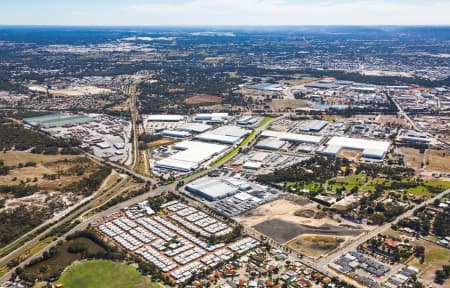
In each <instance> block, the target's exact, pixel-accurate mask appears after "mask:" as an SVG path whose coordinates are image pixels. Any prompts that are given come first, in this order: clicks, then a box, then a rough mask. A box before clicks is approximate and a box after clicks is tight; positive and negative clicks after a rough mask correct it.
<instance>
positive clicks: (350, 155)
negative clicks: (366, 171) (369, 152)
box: [337, 149, 362, 161]
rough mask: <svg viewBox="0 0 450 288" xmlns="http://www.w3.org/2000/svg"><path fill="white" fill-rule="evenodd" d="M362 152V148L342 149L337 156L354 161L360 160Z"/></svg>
mask: <svg viewBox="0 0 450 288" xmlns="http://www.w3.org/2000/svg"><path fill="white" fill-rule="evenodd" d="M361 154H362V151H361V150H354V149H341V150H340V151H339V153H338V154H337V157H340V158H347V159H349V160H352V161H359V158H361Z"/></svg>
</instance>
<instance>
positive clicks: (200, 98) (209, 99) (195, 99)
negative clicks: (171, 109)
mask: <svg viewBox="0 0 450 288" xmlns="http://www.w3.org/2000/svg"><path fill="white" fill-rule="evenodd" d="M222 102H223V98H222V97H219V96H213V95H206V94H199V95H194V96H191V97H189V98H186V99H184V103H186V104H188V105H197V104H205V103H222Z"/></svg>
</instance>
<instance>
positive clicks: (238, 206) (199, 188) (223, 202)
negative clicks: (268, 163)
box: [185, 175, 284, 216]
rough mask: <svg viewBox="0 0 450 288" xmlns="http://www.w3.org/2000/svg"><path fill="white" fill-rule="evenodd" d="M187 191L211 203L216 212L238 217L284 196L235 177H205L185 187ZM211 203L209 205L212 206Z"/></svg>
mask: <svg viewBox="0 0 450 288" xmlns="http://www.w3.org/2000/svg"><path fill="white" fill-rule="evenodd" d="M185 189H186V191H188V192H190V193H191V194H193V195H195V196H197V197H200V198H202V199H205V200H207V201H208V202H211V203H212V204H213V206H214V208H215V209H216V210H219V211H221V212H222V213H224V214H226V215H229V216H236V215H239V214H242V213H244V212H245V211H248V210H250V209H253V208H255V207H257V206H259V205H262V204H264V203H267V202H270V201H273V200H275V199H277V198H279V197H281V196H283V195H284V193H283V192H281V191H279V190H277V189H275V188H271V187H268V186H265V185H261V184H258V183H254V182H250V181H247V180H246V179H244V178H242V177H240V175H235V177H210V176H205V177H202V178H200V179H197V180H195V181H193V182H191V183H189V184H187V185H186V186H185ZM211 203H209V204H211Z"/></svg>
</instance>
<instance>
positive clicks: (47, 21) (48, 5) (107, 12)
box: [0, 0, 450, 27]
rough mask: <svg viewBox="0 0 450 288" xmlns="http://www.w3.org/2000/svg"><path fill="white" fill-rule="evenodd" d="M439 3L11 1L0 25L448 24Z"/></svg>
mask: <svg viewBox="0 0 450 288" xmlns="http://www.w3.org/2000/svg"><path fill="white" fill-rule="evenodd" d="M449 12H450V1H445V0H430V1H418V0H409V1H408V0H371V1H369V0H318V1H311V0H214V1H211V0H168V1H162V0H130V1H118V0H110V1H106V0H97V1H95V0H91V1H87V0H78V1H73V0H68V1H58V2H56V3H55V2H54V1H50V0H41V1H30V0H17V1H14V2H12V3H11V2H10V3H2V9H1V11H0V19H1V20H0V25H1V26H107V27H108V26H109V27H127V26H128V27H135V26H138V27H143V26H232V27H236V26H271V27H273V26H448V25H450V18H449V17H448V14H449Z"/></svg>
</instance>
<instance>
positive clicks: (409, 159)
mask: <svg viewBox="0 0 450 288" xmlns="http://www.w3.org/2000/svg"><path fill="white" fill-rule="evenodd" d="M396 152H397V153H399V154H401V155H403V157H404V158H403V161H404V162H405V165H406V166H407V167H411V168H413V169H416V170H418V169H420V168H422V163H423V162H424V161H423V159H424V154H423V153H420V151H419V149H415V148H409V147H400V148H398V149H397V150H396Z"/></svg>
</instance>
